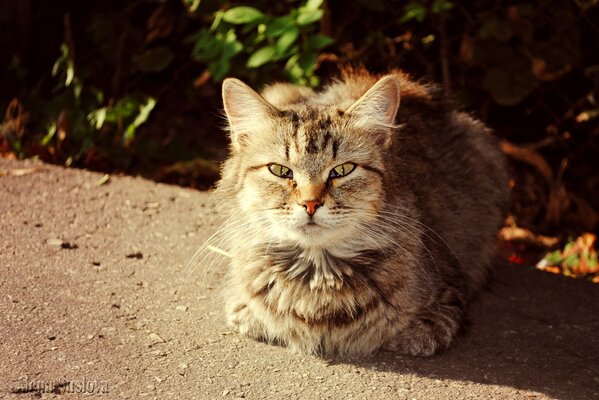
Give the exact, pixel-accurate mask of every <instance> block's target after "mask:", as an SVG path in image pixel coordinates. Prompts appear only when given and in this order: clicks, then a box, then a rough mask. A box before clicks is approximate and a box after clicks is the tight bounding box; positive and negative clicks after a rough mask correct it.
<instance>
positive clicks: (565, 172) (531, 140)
mask: <svg viewBox="0 0 599 400" xmlns="http://www.w3.org/2000/svg"><path fill="white" fill-rule="evenodd" d="M198 4H199V5H198ZM244 5H245V6H251V7H253V8H254V9H255V10H259V13H260V14H259V15H258V14H256V13H255V12H253V14H252V12H249V11H247V10H246V12H245V13H240V14H235V15H233V13H230V12H229V13H228V14H227V12H228V11H230V10H233V9H235V8H236V7H238V6H244ZM223 16H224V17H223ZM286 16H287V17H286ZM285 18H287V19H285ZM215 20H218V21H220V22H218V24H215ZM285 21H286V22H285ZM281 24H282V25H281ZM279 25H280V26H279ZM277 27H278V28H277ZM277 29H278V30H277ZM265 35H266V36H265ZM285 35H287V39H289V40H288V43H287V44H285V45H282V44H281V43H282V42H281V40H283V39H281V37H282V36H285ZM0 46H1V49H2V51H1V52H0V110H2V112H3V113H4V118H3V122H2V125H1V135H0V154H2V155H3V156H4V157H17V158H24V157H39V158H41V159H42V160H44V161H47V162H52V163H58V164H65V165H68V166H76V167H84V168H90V169H95V170H100V171H106V172H109V173H113V172H125V173H131V174H142V175H144V176H146V177H149V178H151V179H156V180H159V181H165V182H170V183H176V184H181V185H186V186H193V187H197V188H208V187H210V186H211V185H212V184H213V183H214V182H215V180H216V179H218V172H219V162H220V161H222V160H223V159H224V158H225V157H226V151H227V148H226V146H227V143H226V138H225V135H224V133H223V131H222V129H221V128H222V126H223V120H222V116H221V112H220V109H221V101H220V82H221V81H222V79H223V78H224V77H226V76H236V77H239V78H241V79H244V80H245V81H248V82H249V83H250V84H252V85H254V86H255V87H257V88H259V87H260V86H261V85H263V84H265V83H267V82H270V81H273V80H288V81H292V82H296V83H300V84H306V85H311V86H319V85H322V84H326V82H328V81H329V80H330V79H331V78H332V77H334V76H335V73H336V72H337V71H338V68H339V66H340V65H348V64H349V65H365V66H366V67H367V68H368V69H370V70H373V71H376V72H383V71H385V70H388V69H390V68H397V67H400V68H402V69H405V70H406V71H408V72H410V73H412V74H413V75H415V76H417V77H422V78H424V79H427V80H430V81H436V82H439V83H440V84H442V85H444V86H445V87H446V89H447V90H448V91H449V92H450V94H451V95H452V96H453V97H454V98H455V99H456V101H457V102H458V103H460V104H462V105H463V107H464V108H465V109H466V110H469V111H471V112H472V113H473V114H475V115H476V116H478V117H479V118H481V119H483V120H484V121H485V122H486V123H487V124H488V125H489V126H491V127H492V128H493V129H494V130H495V131H496V133H497V135H498V136H499V137H500V138H501V139H502V147H503V149H504V151H505V153H506V154H507V155H508V158H509V160H510V169H511V173H512V179H511V182H510V185H511V188H512V198H513V205H512V214H513V218H512V219H511V220H510V221H509V223H508V226H511V227H512V228H514V227H516V226H517V227H522V228H523V229H525V230H526V231H527V232H528V233H530V234H531V235H532V236H531V237H532V240H527V242H528V243H527V244H526V246H525V247H523V246H522V245H521V244H519V245H514V244H513V243H512V244H510V245H509V246H508V248H507V250H506V251H507V253H509V256H510V257H511V259H512V261H513V260H516V261H518V260H520V261H522V262H531V261H533V259H534V257H537V256H538V255H537V253H536V252H534V251H533V253H534V254H535V255H534V256H531V257H532V258H530V259H528V258H527V255H528V253H529V250H530V249H531V248H533V249H535V248H536V249H537V250H538V248H539V247H540V248H541V250H544V249H543V245H541V244H540V243H539V242H538V240H536V239H535V237H536V235H539V234H544V235H548V236H551V237H557V238H558V239H560V240H561V242H560V246H563V244H565V243H566V242H567V241H568V238H575V237H577V236H578V235H580V234H582V233H584V232H590V233H595V234H596V233H597V227H598V224H597V221H598V210H599V162H598V161H597V158H598V157H599V139H598V137H599V105H598V104H597V100H598V99H597V95H598V90H599V1H598V0H586V1H582V0H580V1H566V0H562V1H559V0H536V1H503V0H495V1H490V0H482V1H472V2H470V1H468V2H467V1H449V0H419V1H412V2H407V1H391V0H360V1H354V2H341V1H324V2H320V1H308V2H304V1H280V2H269V1H251V2H249V1H247V2H226V1H215V0H202V1H201V2H197V3H196V2H194V1H193V0H162V1H161V0H136V1H133V0H131V1H116V0H113V1H105V0H102V1H100V0H89V1H66V0H59V1H56V0H54V1H41V0H40V1H35V0H0ZM277 46H282V47H277ZM264 47H270V48H275V47H276V48H277V50H276V53H274V54H270V55H269V56H265V57H262V58H261V59H260V61H257V60H258V58H257V56H256V54H257V53H259V52H260V51H261V49H263V48H264ZM154 102H155V104H154ZM149 104H154V106H153V107H151V106H149V107H146V110H145V116H144V115H143V114H144V111H142V110H143V109H144V106H148V105H149ZM99 115H103V116H104V118H103V119H102V123H98V118H99V117H98V116H99ZM528 239H531V238H528ZM530 242H532V245H531V243H530ZM545 247H547V246H545ZM591 247H592V245H591ZM595 258H596V255H595Z"/></svg>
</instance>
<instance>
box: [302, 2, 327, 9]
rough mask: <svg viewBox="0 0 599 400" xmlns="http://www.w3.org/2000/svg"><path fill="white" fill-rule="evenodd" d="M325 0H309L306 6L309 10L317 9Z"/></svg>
mask: <svg viewBox="0 0 599 400" xmlns="http://www.w3.org/2000/svg"><path fill="white" fill-rule="evenodd" d="M322 2H323V0H308V1H307V2H306V5H305V6H304V7H305V8H307V9H308V10H317V9H319V8H320V6H321V5H322Z"/></svg>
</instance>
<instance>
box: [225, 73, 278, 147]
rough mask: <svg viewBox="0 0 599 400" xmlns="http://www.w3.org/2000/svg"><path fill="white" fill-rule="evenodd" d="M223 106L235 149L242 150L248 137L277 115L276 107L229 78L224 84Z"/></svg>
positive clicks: (243, 84)
mask: <svg viewBox="0 0 599 400" xmlns="http://www.w3.org/2000/svg"><path fill="white" fill-rule="evenodd" d="M223 105H224V107H225V114H227V119H228V120H229V128H230V130H231V142H232V143H233V146H235V148H240V147H241V146H242V145H243V143H244V141H245V140H246V139H247V137H248V135H250V134H251V133H252V132H255V131H259V130H260V127H261V125H263V124H264V123H265V121H269V120H271V119H272V118H273V116H274V115H275V114H276V113H277V109H276V108H274V106H272V105H271V104H270V103H268V102H267V101H266V100H264V98H263V97H262V96H260V95H259V94H258V93H256V92H255V91H254V90H253V89H252V88H250V87H249V86H248V85H246V84H245V83H243V82H242V81H240V80H239V79H235V78H227V79H225V81H224V82H223Z"/></svg>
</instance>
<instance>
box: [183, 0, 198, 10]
mask: <svg viewBox="0 0 599 400" xmlns="http://www.w3.org/2000/svg"><path fill="white" fill-rule="evenodd" d="M200 2H201V0H183V4H184V5H185V7H186V8H187V11H189V12H190V13H193V12H195V11H196V10H197V9H198V7H199V6H200Z"/></svg>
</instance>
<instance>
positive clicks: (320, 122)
mask: <svg viewBox="0 0 599 400" xmlns="http://www.w3.org/2000/svg"><path fill="white" fill-rule="evenodd" d="M222 90H223V101H224V109H225V113H226V116H227V119H228V122H229V130H230V139H231V148H230V157H229V158H228V160H227V161H226V162H225V164H224V166H223V171H222V179H221V181H220V182H219V183H218V186H217V191H216V193H217V195H218V196H219V203H220V205H221V207H222V211H223V212H224V213H225V214H226V216H227V217H228V219H227V222H226V224H225V230H224V232H226V240H225V243H224V244H223V247H224V248H225V249H226V250H227V251H229V253H230V255H231V266H230V270H229V273H228V278H227V279H228V280H227V282H226V284H225V285H226V292H225V299H226V311H227V317H228V322H229V323H230V325H231V326H232V327H233V328H234V329H235V330H236V331H238V332H239V333H241V334H243V335H247V336H249V337H252V338H256V339H259V340H263V341H266V342H270V343H277V344H281V345H285V346H288V347H289V348H291V349H293V350H295V351H299V352H302V353H310V354H319V355H324V356H329V355H335V354H342V355H367V354H371V353H373V352H375V351H378V350H381V349H384V350H393V351H398V352H401V353H405V354H411V355H421V356H430V355H432V354H434V353H435V352H437V351H438V350H441V349H444V348H447V347H448V346H449V345H450V344H451V343H452V341H453V340H454V338H455V337H456V334H457V333H458V331H459V329H460V325H461V322H462V320H463V317H464V311H465V306H466V304H467V302H468V299H469V298H471V296H472V295H473V294H474V293H476V292H477V291H478V290H479V289H480V287H481V285H482V284H483V283H484V282H485V279H486V277H487V275H488V273H489V271H490V268H491V261H492V260H491V259H492V256H493V252H494V244H495V239H496V232H497V230H498V228H499V227H500V226H501V223H502V220H503V216H504V213H505V211H506V207H507V204H508V195H507V177H506V170H505V167H504V160H503V157H502V154H501V152H500V150H499V148H498V146H497V143H496V140H495V139H494V137H493V136H492V134H491V132H490V131H489V129H487V128H486V127H485V125H483V123H481V122H480V121H477V120H476V119H473V118H472V117H471V116H469V115H468V114H466V113H464V112H460V111H457V110H456V109H454V108H453V107H452V105H451V103H450V102H448V101H447V100H446V98H445V97H444V95H443V93H442V90H440V88H438V87H437V86H434V85H429V84H424V83H420V82H418V81H415V80H413V79H411V78H410V77H409V76H408V75H407V74H405V73H404V72H402V71H399V70H397V71H392V72H391V73H390V74H388V75H386V76H382V77H381V76H376V75H373V74H370V73H368V72H367V71H365V70H363V69H359V70H352V69H347V70H345V71H344V72H343V73H342V75H341V77H340V78H339V79H338V80H336V81H334V82H333V83H332V84H331V85H329V86H328V87H326V88H324V89H323V90H322V91H319V92H315V91H312V90H310V89H306V88H302V87H298V86H294V85H289V84H274V85H271V86H268V87H266V89H265V90H264V91H263V92H262V94H258V93H256V92H255V91H253V90H252V89H251V88H250V87H248V86H247V85H246V84H244V83H243V82H241V81H239V80H237V79H227V80H225V82H224V83H223V89H222ZM400 98H401V106H400Z"/></svg>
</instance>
